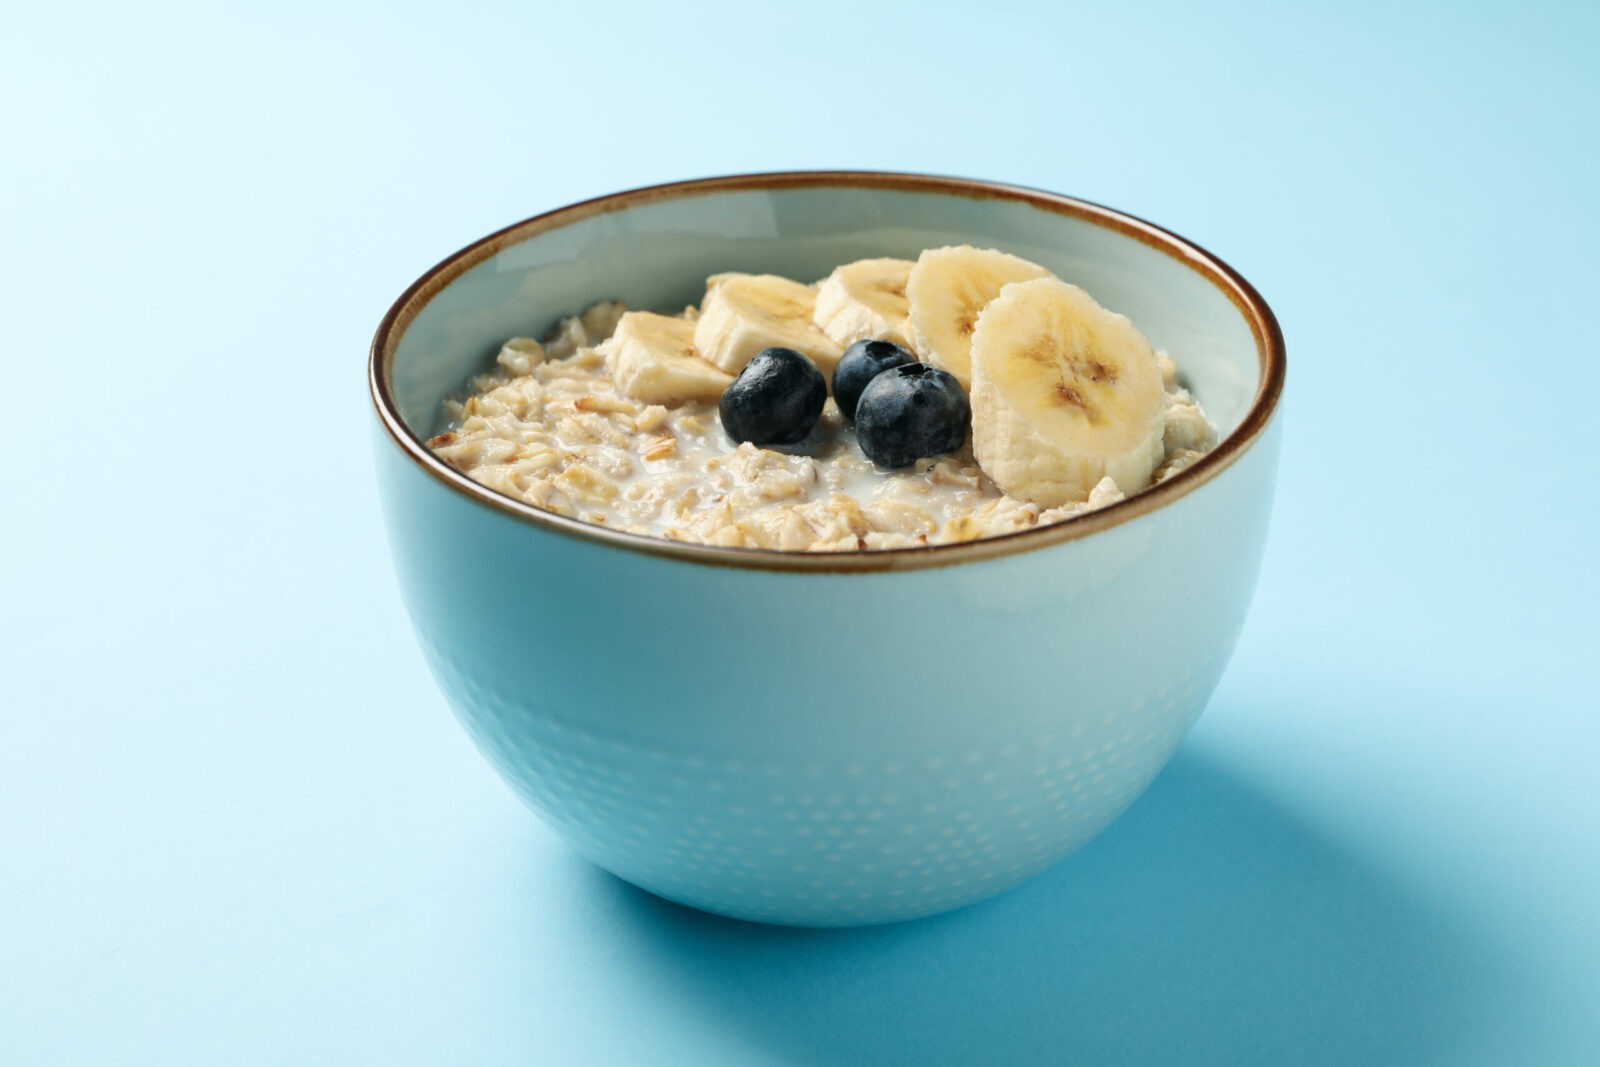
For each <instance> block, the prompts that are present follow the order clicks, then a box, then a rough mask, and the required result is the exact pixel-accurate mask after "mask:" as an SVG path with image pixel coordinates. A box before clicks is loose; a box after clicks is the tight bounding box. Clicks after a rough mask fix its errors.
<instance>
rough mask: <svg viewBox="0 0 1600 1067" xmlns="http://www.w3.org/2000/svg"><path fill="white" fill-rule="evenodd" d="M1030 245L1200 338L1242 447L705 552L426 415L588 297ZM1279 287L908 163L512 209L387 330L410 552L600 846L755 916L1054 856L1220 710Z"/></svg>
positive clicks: (1273, 361)
mask: <svg viewBox="0 0 1600 1067" xmlns="http://www.w3.org/2000/svg"><path fill="white" fill-rule="evenodd" d="M956 243H970V244H975V245H980V246H993V247H997V248H1002V249H1005V250H1007V251H1010V252H1014V253H1016V254H1018V255H1021V256H1024V257H1026V258H1028V259H1031V260H1034V261H1036V262H1039V263H1041V264H1044V265H1045V266H1047V267H1049V268H1051V269H1053V270H1054V271H1056V272H1057V273H1058V274H1059V275H1061V276H1062V277H1064V278H1067V279H1069V280H1071V281H1073V282H1076V283H1078V284H1079V285H1082V286H1083V287H1084V288H1085V289H1087V290H1088V291H1089V292H1090V293H1092V294H1093V295H1094V296H1095V297H1096V298H1097V299H1098V300H1099V301H1100V302H1101V303H1102V304H1104V305H1106V306H1107V307H1110V308H1112V309H1114V310H1116V311H1120V312H1122V313H1124V314H1126V315H1128V316H1130V317H1131V318H1132V319H1133V321H1134V322H1135V323H1136V324H1137V325H1138V326H1139V327H1140V328H1141V329H1142V330H1143V331H1144V332H1145V333H1146V334H1147V335H1148V336H1149V337H1150V339H1151V340H1152V342H1153V343H1154V344H1155V345H1156V347H1157V348H1163V349H1166V350H1167V351H1168V352H1170V353H1171V354H1172V355H1173V356H1174V357H1175V358H1176V359H1177V360H1178V362H1179V364H1180V366H1181V367H1182V369H1183V372H1184V374H1185V375H1186V377H1187V379H1188V380H1189V382H1190V384H1191V385H1192V387H1193V390H1194V392H1195V393H1196V394H1197V395H1198V396H1199V398H1200V400H1201V402H1202V403H1203V405H1204V407H1205V409H1206V411H1207V412H1208V413H1209V414H1210V415H1211V416H1212V418H1213V420H1214V421H1215V422H1216V423H1217V424H1218V426H1219V428H1220V430H1221V431H1222V434H1223V435H1224V436H1223V440H1222V442H1221V444H1220V445H1219V447H1218V448H1217V449H1216V450H1215V451H1214V452H1212V453H1211V454H1210V455H1208V456H1207V457H1206V458H1205V459H1204V460H1202V461H1201V462H1199V463H1198V464H1196V465H1195V466H1194V467H1192V468H1190V469H1189V470H1187V471H1185V472H1183V473H1182V474H1180V475H1178V476H1177V477H1175V478H1172V479H1171V480H1169V481H1167V482H1165V483H1163V484H1162V485H1160V486H1158V487H1156V488H1154V489H1152V490H1149V491H1147V492H1145V493H1142V494H1139V495H1136V496H1134V497H1132V498H1130V499H1128V500H1126V501H1124V502H1122V503H1119V504H1116V505H1114V506H1112V507H1109V508H1106V509H1104V510H1101V511H1097V512H1093V513H1091V514H1089V515H1087V516H1085V517H1082V518H1078V519H1074V520H1072V521H1069V522H1066V523H1063V524H1061V525H1057V526H1051V527H1045V528H1039V529H1034V530H1030V531H1026V532H1023V533H1017V534H1013V535H1010V536H1006V537H1000V538H996V539H992V540H986V541H978V542H971V543H967V544H962V545H953V546H942V547H932V548H917V549H906V550H897V551H885V552H869V553H839V554H828V555H808V554H800V553H781V552H769V551H759V550H747V549H728V548H709V547H699V546H688V545H683V544H678V543H674V542H669V541H665V540H659V539H654V538H648V537H640V536H635V535H630V534H624V533H620V532H617V531H613V530H607V529H603V528H600V527H596V526H591V525H587V524H584V523H581V522H578V521H575V520H571V519H565V518H561V517H558V516H555V515H552V514H547V513H545V512H541V511H539V510H536V509H534V508H532V507H529V506H527V505H524V504H521V503H518V502H516V501H514V500H511V499H508V498H506V497H502V496H499V495H497V494H495V493H494V492H492V491H490V490H487V489H484V488H482V487H480V486H478V485H476V484H475V483H473V482H472V481H470V480H468V479H467V478H465V477H463V476H462V475H460V474H458V473H456V472H455V471H453V470H451V469H450V468H449V467H447V466H446V465H444V464H443V463H441V462H440V461H438V460H437V459H435V458H434V457H433V456H432V455H431V454H430V453H429V452H428V450H427V449H426V448H425V447H424V446H423V444H422V442H423V441H424V440H425V439H426V438H427V437H428V436H429V434H430V433H431V432H433V431H434V429H435V424H436V419H437V415H438V411H439V405H440V401H441V399H442V398H443V397H444V396H445V395H446V394H448V393H451V392H454V391H458V390H459V389H461V388H462V386H463V383H464V382H465V381H466V379H467V377H468V376H469V375H470V374H472V373H474V372H477V371H480V370H483V369H485V368H487V367H488V366H489V365H490V363H491V361H492V358H493V355H494V353H495V351H496V350H497V348H498V346H499V344H500V342H501V340H502V339H504V338H506V337H509V336H512V335H517V334H533V335H538V334H539V333H541V332H542V331H543V330H544V329H545V328H546V327H548V326H549V325H550V324H551V323H552V322H553V321H554V320H556V319H557V318H558V317H559V316H561V315H564V314H569V313H572V312H573V311H575V310H577V309H581V308H583V307H585V306H586V305H587V304H589V303H590V302H591V301H594V300H596V299H600V298H607V297H620V298H622V299H623V300H625V301H627V303H628V304H629V305H630V306H632V307H638V308H657V309H673V308H679V307H682V306H683V305H685V304H687V303H693V302H695V301H696V300H698V298H699V296H700V293H701V290H702V287H703V283H704V279H705V277H706V276H707V275H709V274H712V273H715V272H718V271H729V270H742V271H765V272H772V273H777V274H783V275H787V276H790V277H795V278H808V279H809V278H818V277H822V276H823V275H825V274H827V273H828V271H829V270H831V269H832V268H833V267H834V266H835V265H837V264H839V263H841V262H845V261H847V260H851V259H857V258H861V257H866V256H903V257H910V258H914V257H915V256H916V254H917V253H918V252H919V251H920V250H922V249H924V248H928V247H935V246H939V245H945V244H956ZM1283 376H1284V354H1283V342H1282V338H1281V335H1280V333H1279V330H1278V327H1277V324H1276V323H1275V321H1274V319H1273V316H1272V313H1271V311H1270V310H1269V309H1268V308H1267V306H1266V305H1265V303H1263V301H1262V300H1261V298H1260V297H1259V296H1258V295H1257V294H1256V292H1255V291H1254V290H1253V289H1252V288H1251V287H1250V286H1249V285H1248V284H1247V283H1246V282H1245V281H1244V280H1243V279H1242V278H1240V277H1239V276H1238V275H1237V274H1236V273H1234V272H1233V271H1232V270H1231V269H1229V268H1228V267H1227V266H1225V265H1224V264H1223V263H1221V262H1220V261H1219V260H1217V259H1216V258H1215V257H1213V256H1211V255H1209V254H1208V253H1206V252H1204V251H1202V250H1201V249H1199V248H1197V247H1196V246H1195V245H1193V244H1191V243H1189V242H1187V241H1185V240H1183V239H1181V238H1179V237H1177V236H1175V235H1173V234H1171V233H1168V232H1166V231H1164V230H1161V229H1159V228H1157V227H1155V226H1152V225H1150V224H1148V223H1146V222H1142V221H1140V220H1138V219H1135V218H1132V217H1130V216H1127V215H1123V214H1120V213H1118V212H1115V211H1111V210H1108V209H1106V208H1103V207H1099V206H1096V205H1093V204H1089V203H1085V202H1083V201H1079V200H1074V199H1071V198H1068V197H1064V196H1058V195H1056V194H1053V193H1045V192H1038V191H1034V190H1028V189H1020V188H1015V187H1010V186H1004V185H998V184H994V183H990V182H980V181H967V180H958V179H951V178H938V177H926V176H917V175H905V174H887V173H821V172H818V173H791V174H763V175H746V176H739V177H731V178H717V179H710V180H705V181H693V182H684V183H680V184H674V185H663V186H656V187H653V188H647V189H639V190H635V191H632V192H626V193H619V194H617V195H614V196H607V197H602V198H600V199H597V200H590V201H587V202H584V203H580V204H575V205H573V206H571V207H566V208H562V209H560V210H558V211H552V212H549V213H547V214H544V215H540V216H537V217H535V218H532V219H529V220H527V221H525V222H520V223H517V224H516V225H514V226H511V227H509V228H507V229H504V230H501V231H500V232H499V233H496V234H493V235H491V236H489V237H486V238H484V239H483V240H481V241H478V242H476V243H475V244H472V245H470V246H468V247H467V248H465V249H462V250H461V251H460V252H457V253H456V254H454V255H452V256H451V257H449V258H448V259H446V260H445V261H444V262H442V263H440V264H439V265H438V266H436V267H434V268H433V269H432V270H430V271H428V272H427V273H426V274H425V275H423V276H422V278H421V279H419V280H418V281H417V282H416V283H415V284H414V285H412V286H411V288H410V289H408V290H407V291H406V292H405V294H404V295H402V296H401V297H400V299H399V301H398V302H397V303H396V304H395V305H394V307H393V308H391V309H390V311H389V313H388V314H387V315H386V316H385V318H384V319H383V322H382V324H381V325H380V326H379V328H378V332H377V336H376V338H375V339H374V342H373V347H372V353H371V364H370V379H371V388H372V396H373V400H374V401H375V403H376V407H377V415H378V419H377V420H376V424H377V439H378V440H377V466H378V476H379V482H380V485H381V495H382V501H383V508H384V514H385V519H386V522H387V526H388V533H389V541H390V545H391V548H392V551H393V556H394V564H395V569H396V573H397V575H398V577H399V581H400V587H401V590H402V592H403V595H404V599H405V603H406V606H407V608H408V609H409V612H410V615H411V620H412V623H413V625H414V626H415V629H416V632H417V636H418V639H419V641H420V644H421V646H422V649H423V652H424V654H425V656H426V658H427V662H428V665H429V666H430V667H431V669H432V671H433V674H434V677H435V678H437V680H438V683H439V687H440V688H441V689H442V690H443V692H444V694H445V696H446V697H447V698H448V700H449V702H450V704H451V706H452V707H453V708H454V709H455V711H456V714H457V715H458V716H459V717H460V719H461V721H462V723H463V724H464V725H465V726H466V728H467V730H468V732H469V733H470V734H471V735H472V739H473V740H474V741H475V742H476V744H477V746H478V747H479V749H481V750H482V752H483V754H484V755H485V757H487V759H488V760H489V762H490V763H492V764H493V765H494V767H495V769H496V770H497V771H499V773H500V774H501V776H502V777H504V779H505V780H506V781H507V782H508V783H509V784H510V785H511V787H512V788H513V789H515V790H516V791H517V793H518V794H520V795H521V796H522V798H523V799H524V800H526V801H527V802H528V804H530V805H531V806H532V807H533V808H534V809H535V810H536V811H537V812H538V813H539V814H540V815H542V816H543V817H544V818H545V819H546V820H548V822H549V823H550V825H552V826H553V827H555V828H556V829H557V830H558V831H559V832H560V834H561V835H562V836H563V837H564V838H565V839H566V840H567V841H569V842H570V843H571V845H572V847H573V848H575V849H577V850H578V851H579V852H581V853H582V854H583V855H585V856H587V857H589V858H590V859H591V860H593V861H594V862H595V863H597V864H599V865H600V866H601V867H604V868H605V869H607V870H609V871H612V872H613V873H615V874H617V875H618V876H620V877H622V878H625V879H627V880H628V881H630V882H633V883H635V884H637V885H639V886H642V887H644V888H645V889H648V890H650V891H651V892H653V893H657V894H660V895H661V896H663V897H667V898H670V899H672V900H676V901H680V902H682V903H685V904H689V905H692V906H694V907H697V908H704V909H706V910H709V911H714V912H720V913H723V914H726V915H731V916H737V917H740V918H744V919H753V920H760V921H765V922H777V923H790V924H800V925H856V924H866V923H877V922H886V921H891V920H897V919H907V918H912V917H915V916H921V915H929V914H932V913H935V912H940V911H945V910H948V909H951V908H956V907H960V906H962V905H964V904H969V903H972V902H973V901H976V900H979V899H982V898H984V897H988V896H990V895H992V894H995V893H999V892H1001V891H1002V890H1004V889H1006V888H1007V887H1010V886H1013V885H1016V884H1017V883H1019V882H1021V881H1023V880H1025V879H1027V878H1029V877H1031V876H1033V875H1035V874H1037V873H1038V872H1040V871H1042V870H1043V869H1045V868H1046V867H1048V866H1050V865H1051V864H1053V863H1055V862H1056V861H1058V860H1060V859H1061V858H1062V857H1063V856H1065V855H1067V854H1068V853H1069V852H1071V851H1072V850H1073V849H1075V848H1077V847H1078V846H1079V845H1082V844H1083V843H1084V842H1085V841H1087V840H1088V839H1089V838H1091V837H1092V836H1093V835H1094V834H1096V833H1098V832H1099V831H1100V830H1101V829H1102V828H1104V827H1105V825H1106V824H1107V823H1108V822H1110V821H1111V820H1112V819H1113V818H1114V817H1116V815H1117V814H1118V813H1119V812H1121V811H1122V810H1123V809H1124V808H1125V807H1126V806H1127V805H1128V804H1129V803H1130V802H1131V801H1132V800H1133V799H1134V798H1135V797H1136V796H1138V795H1139V793H1140V791H1142V790H1143V789H1144V788H1145V786H1146V785H1147V784H1149V782H1150V780H1151V779H1152V778H1153V777H1154V776H1155V774H1156V773H1157V772H1158V771H1159V770H1160V769H1161V767H1162V765H1163V764H1165V763H1166V761H1167V759H1168V757H1170V756H1171V754H1172V752H1173V749H1174V748H1175V747H1176V746H1177V745H1178V743H1179V742H1180V740H1181V739H1182V738H1183V736H1184V734H1185V732H1186V731H1187V730H1188V729H1189V727H1190V725H1191V724H1192V723H1193V722H1194V721H1195V718H1196V716H1198V715H1199V714H1200V711H1201V709H1202V708H1204V707H1205V704H1206V701H1207V699H1208V698H1209V697H1210V694H1211V692H1212V690H1213V688H1214V687H1215V686H1216V684H1217V680H1218V677H1219V676H1220V675H1221V674H1222V671H1223V668H1224V667H1225V666H1226V665H1227V662H1228V657H1229V655H1230V653H1231V651H1232V649H1233V647H1234V642H1235V640H1236V638H1237V637H1238V634H1239V630H1240V627H1241V625H1242V624H1243V622H1244V618H1245V611H1246V609H1247V607H1248V605H1249V603H1250V598H1251V595H1252V593H1253V590H1254V586H1255V582H1256V574H1257V570H1258V567H1259V563H1260V559H1261V552H1262V544H1263V539H1264V538H1265V536H1266V529H1267V516H1268V512H1269V509H1270V506H1271V501H1272V493H1273V480H1274V476H1275V472H1276V457H1277V452H1278V422H1279V420H1278V419H1276V418H1275V417H1274V409H1275V406H1276V401H1277V399H1278V395H1279V392H1280V389H1281V386H1282V383H1283Z"/></svg>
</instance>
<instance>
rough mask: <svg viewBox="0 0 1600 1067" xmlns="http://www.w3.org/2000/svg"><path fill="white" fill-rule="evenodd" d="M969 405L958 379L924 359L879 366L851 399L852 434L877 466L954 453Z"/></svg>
mask: <svg viewBox="0 0 1600 1067" xmlns="http://www.w3.org/2000/svg"><path fill="white" fill-rule="evenodd" d="M971 423H972V405H971V404H969V403H968V402H967V394H966V393H965V392H963V391H962V389H961V383H960V382H958V381H956V380H955V377H954V376H953V375H950V374H947V373H945V372H944V371H942V370H939V369H938V368H936V367H930V366H928V365H927V364H926V363H912V364H911V365H909V366H905V367H895V368H894V369H893V370H887V371H884V372H883V373H882V374H880V375H878V376H877V377H876V378H874V379H872V381H871V382H869V383H868V384H867V387H866V388H865V389H864V390H862V392H861V399H860V401H859V402H857V404H856V439H857V440H858V441H860V442H861V451H863V452H865V453H866V454H867V458H869V459H871V460H872V462H874V463H876V464H877V465H878V466H880V467H905V466H909V465H910V464H911V463H913V462H915V461H916V460H918V459H920V458H921V457H923V456H942V455H944V454H945V453H946V452H954V451H955V450H956V449H958V448H960V447H961V444H962V442H964V441H965V440H966V439H967V427H968V426H969V425H971Z"/></svg>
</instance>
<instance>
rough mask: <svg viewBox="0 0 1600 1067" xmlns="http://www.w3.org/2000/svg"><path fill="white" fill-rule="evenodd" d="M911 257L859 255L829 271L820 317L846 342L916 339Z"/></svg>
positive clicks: (821, 324)
mask: <svg viewBox="0 0 1600 1067" xmlns="http://www.w3.org/2000/svg"><path fill="white" fill-rule="evenodd" d="M911 267H912V263H911V261H910V260H909V259H858V260H856V261H855V262H854V263H846V264H844V265H843V266H842V267H839V268H838V269H836V270H835V271H834V272H833V273H832V274H830V275H828V277H827V279H826V280H825V281H823V283H822V285H821V286H820V287H818V289H817V313H816V323H817V325H818V326H819V327H820V328H821V329H822V332H823V333H825V334H827V335H828V336H829V337H831V338H833V340H834V342H835V343H836V344H838V345H840V346H841V347H844V348H848V347H849V346H851V345H853V344H855V343H856V342H857V341H893V342H894V343H895V344H897V345H901V346H903V347H905V348H911V347H914V346H913V344H912V341H911V322H910V319H909V316H910V314H911V301H910V300H909V299H907V297H906V281H907V279H908V278H909V277H910V275H911Z"/></svg>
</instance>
